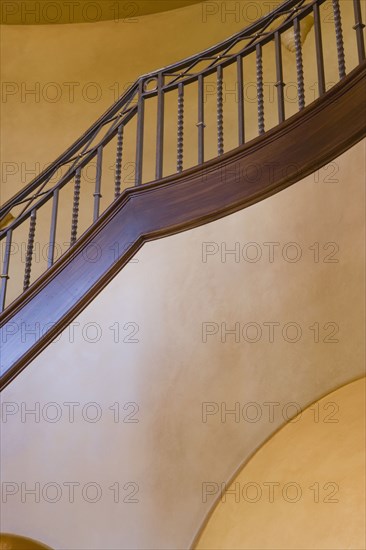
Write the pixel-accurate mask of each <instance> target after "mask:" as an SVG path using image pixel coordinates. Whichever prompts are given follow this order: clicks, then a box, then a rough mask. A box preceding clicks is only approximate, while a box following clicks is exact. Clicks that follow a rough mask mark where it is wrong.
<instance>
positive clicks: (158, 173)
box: [155, 73, 164, 180]
mask: <svg viewBox="0 0 366 550" xmlns="http://www.w3.org/2000/svg"><path fill="white" fill-rule="evenodd" d="M163 86H164V75H163V73H159V75H158V114H157V130H156V166H155V179H157V180H159V179H161V178H162V177H163V148H164V91H163Z"/></svg>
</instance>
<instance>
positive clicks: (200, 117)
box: [197, 74, 206, 164]
mask: <svg viewBox="0 0 366 550" xmlns="http://www.w3.org/2000/svg"><path fill="white" fill-rule="evenodd" d="M205 126H206V125H205V120H204V108H203V76H202V75H201V74H200V75H199V76H198V123H197V128H198V164H202V162H203V161H204V158H205V150H204V131H205Z"/></svg>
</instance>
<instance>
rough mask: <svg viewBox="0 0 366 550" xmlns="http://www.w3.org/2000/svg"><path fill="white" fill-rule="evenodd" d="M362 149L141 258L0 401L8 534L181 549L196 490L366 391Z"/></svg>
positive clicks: (72, 543)
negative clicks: (284, 430)
mask: <svg viewBox="0 0 366 550" xmlns="http://www.w3.org/2000/svg"><path fill="white" fill-rule="evenodd" d="M364 145H365V144H364V143H359V144H358V145H356V146H354V147H353V148H352V149H351V150H349V151H348V152H346V153H345V154H343V155H342V156H341V157H339V158H338V159H336V160H335V161H334V162H332V163H331V164H330V165H329V166H327V167H325V168H323V169H321V170H320V171H319V172H318V173H316V174H313V175H312V176H309V177H307V178H305V179H304V180H302V181H300V182H298V183H297V184H295V185H294V186H292V187H290V188H288V189H286V190H285V191H282V192H281V193H279V194H277V195H275V196H272V197H270V198H268V199H266V200H264V201H262V202H260V203H258V204H256V205H253V206H251V207H249V208H247V209H245V210H243V211H241V212H237V213H235V214H233V215H230V216H228V217H226V218H223V219H221V220H218V221H216V222H213V223H210V224H207V225H205V226H202V227H199V228H196V229H194V230H191V231H187V232H185V233H181V234H178V235H175V236H172V237H168V238H165V239H162V240H159V241H155V242H151V243H148V244H147V245H145V246H144V247H143V248H142V249H141V250H140V251H139V252H138V254H137V256H136V257H135V258H134V260H133V261H131V262H130V263H129V264H128V265H127V266H126V267H125V268H124V269H123V270H122V271H121V272H120V273H119V274H118V275H117V276H116V278H115V279H114V280H113V281H112V282H111V283H110V284H109V285H108V287H106V288H105V289H104V290H103V291H102V293H101V294H100V295H99V296H98V297H97V298H96V299H95V300H94V301H93V302H92V303H91V304H90V305H89V306H88V307H87V308H86V309H85V310H84V311H83V312H82V314H81V315H80V316H79V317H78V318H77V319H76V321H75V322H74V323H73V324H72V325H71V327H70V328H68V329H67V330H66V331H65V332H64V333H63V334H62V335H61V336H60V338H59V339H58V341H57V342H55V343H53V344H51V345H50V346H49V347H48V348H47V349H46V350H44V351H43V352H42V353H41V354H40V355H39V356H38V357H37V358H36V359H35V360H34V361H33V363H32V364H31V365H29V366H28V367H27V368H26V369H25V370H24V371H23V372H22V373H21V374H20V375H19V376H18V377H17V378H16V379H15V380H14V381H13V382H12V383H11V384H10V385H9V386H8V387H6V388H5V389H4V391H3V392H2V402H3V407H5V409H4V410H3V419H2V430H1V437H2V481H3V483H4V482H5V483H8V484H9V483H10V484H13V485H6V490H7V499H6V502H4V503H3V506H2V508H3V511H2V528H3V529H4V530H6V531H9V532H16V533H19V534H23V535H25V536H30V537H32V538H35V539H39V540H42V541H45V543H46V544H49V545H50V546H51V547H54V548H59V549H61V548H63V549H65V550H66V549H69V548H75V549H80V550H81V549H84V548H90V549H91V550H92V549H95V550H97V549H100V548H108V549H111V550H112V549H116V550H117V549H121V548H126V549H133V548H135V549H139V548H146V549H151V550H152V549H155V548H161V549H169V550H171V549H181V548H188V547H189V545H190V544H191V542H192V541H193V539H194V536H195V535H196V533H197V531H198V529H199V527H200V525H201V524H202V522H203V520H204V518H205V517H206V515H207V513H208V511H209V510H210V508H211V504H212V501H208V500H207V501H206V502H204V501H203V498H202V484H203V483H204V482H207V481H212V480H215V481H217V480H222V481H226V482H228V481H229V480H230V479H231V478H232V476H233V474H234V472H235V471H237V469H238V467H239V466H240V464H242V462H243V460H245V459H247V458H248V457H249V456H250V455H251V454H252V453H253V451H255V449H257V448H258V447H259V446H260V445H261V444H262V443H263V441H264V440H265V439H266V438H267V437H268V436H270V435H271V434H272V433H273V432H274V431H275V430H276V429H277V428H278V427H279V426H281V425H282V424H283V423H284V422H285V421H286V419H288V418H290V417H291V416H293V415H294V414H296V412H297V411H298V410H299V408H300V409H303V408H304V407H306V406H307V405H308V404H309V403H311V402H313V401H314V400H316V399H318V398H319V397H321V396H322V395H325V394H327V393H328V392H329V391H331V390H333V389H335V388H337V387H339V386H340V385H342V384H344V383H346V382H348V381H351V380H353V379H355V378H358V377H360V376H362V374H363V373H364V352H363V350H364V344H365V334H364V331H363V326H364V306H363V303H364V294H365V293H364V260H365V256H364V249H365V246H364V244H365V243H364V231H363V228H364V223H365V213H364V208H363V205H364V198H365V194H364V193H365V192H364V182H363V178H361V177H360V174H361V173H362V171H363V167H364V158H365V155H364V153H365V149H364ZM233 251H234V252H233ZM67 291H68V290H67V289H66V288H65V292H67ZM27 329H29V327H23V330H24V338H34V336H32V334H30V333H29V332H28V333H27ZM91 403H94V405H91ZM4 404H5V405H4ZM30 409H33V410H35V413H34V414H33V415H32V414H31V413H30V414H27V410H30ZM272 409H273V414H272V413H271V412H270V411H271V410H272ZM230 410H231V411H233V410H234V413H231V414H230ZM72 411H74V416H73V415H72ZM322 412H324V411H322ZM4 413H5V417H6V422H5V417H4ZM37 420H38V421H37ZM72 420H73V421H72ZM136 421H137V422H136ZM36 483H39V485H37V486H36V485H35V484H36ZM22 484H23V485H22ZM49 484H51V485H49ZM73 484H75V485H73ZM3 486H4V485H3ZM72 487H74V491H75V493H74V499H73V502H70V498H71V497H70V491H71V488H72ZM117 489H119V494H117V495H116V491H117ZM28 490H30V491H31V490H33V491H35V493H33V494H31V493H28V492H27V491H28ZM60 490H61V493H60ZM99 490H101V491H102V492H101V494H100V493H98V491H99ZM98 497H100V498H99V499H98V500H97V501H96V502H94V503H93V502H92V500H93V499H96V498H98ZM22 499H23V501H24V502H22ZM36 499H38V500H39V502H36ZM52 499H57V500H55V502H51V501H52ZM126 499H127V500H126ZM115 500H117V502H115ZM134 500H138V502H134Z"/></svg>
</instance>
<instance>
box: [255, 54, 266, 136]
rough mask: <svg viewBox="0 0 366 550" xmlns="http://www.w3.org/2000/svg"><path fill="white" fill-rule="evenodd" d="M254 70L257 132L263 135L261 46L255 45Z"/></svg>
mask: <svg viewBox="0 0 366 550" xmlns="http://www.w3.org/2000/svg"><path fill="white" fill-rule="evenodd" d="M255 51H256V69H257V108H258V132H259V134H264V131H265V129H264V95H263V61H262V46H261V44H257V45H256V48H255Z"/></svg>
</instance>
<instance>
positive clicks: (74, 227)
mask: <svg viewBox="0 0 366 550" xmlns="http://www.w3.org/2000/svg"><path fill="white" fill-rule="evenodd" d="M80 180H81V170H80V168H78V169H77V170H76V173H75V185H74V201H73V205H72V222H71V237H70V246H72V245H73V244H75V242H76V237H77V232H78V220H79V202H80Z"/></svg>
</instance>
